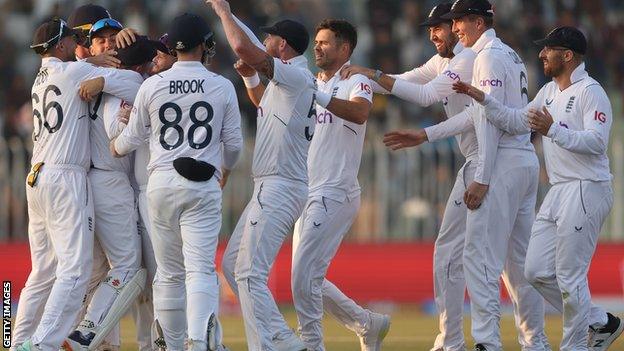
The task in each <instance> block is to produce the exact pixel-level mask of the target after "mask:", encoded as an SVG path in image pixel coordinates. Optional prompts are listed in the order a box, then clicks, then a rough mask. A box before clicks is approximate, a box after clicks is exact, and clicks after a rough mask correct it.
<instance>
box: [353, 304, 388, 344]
mask: <svg viewBox="0 0 624 351" xmlns="http://www.w3.org/2000/svg"><path fill="white" fill-rule="evenodd" d="M368 318H369V322H368V325H367V326H366V330H365V331H364V333H362V334H358V336H359V337H360V348H361V349H362V351H379V350H381V343H382V341H383V339H384V338H385V337H386V335H387V334H388V331H389V330H390V316H389V315H387V314H381V313H375V312H369V314H368Z"/></svg>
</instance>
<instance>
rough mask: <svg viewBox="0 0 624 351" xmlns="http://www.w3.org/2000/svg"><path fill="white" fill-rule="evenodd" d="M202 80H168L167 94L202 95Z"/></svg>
mask: <svg viewBox="0 0 624 351" xmlns="http://www.w3.org/2000/svg"><path fill="white" fill-rule="evenodd" d="M203 92H204V79H193V80H170V81H169V94H188V93H203Z"/></svg>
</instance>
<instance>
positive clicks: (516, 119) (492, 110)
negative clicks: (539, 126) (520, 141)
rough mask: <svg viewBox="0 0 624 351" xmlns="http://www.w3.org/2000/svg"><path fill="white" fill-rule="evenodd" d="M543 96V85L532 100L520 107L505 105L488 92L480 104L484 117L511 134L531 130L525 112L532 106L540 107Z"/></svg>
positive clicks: (525, 132) (524, 132) (534, 107)
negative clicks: (483, 110)
mask: <svg viewBox="0 0 624 351" xmlns="http://www.w3.org/2000/svg"><path fill="white" fill-rule="evenodd" d="M543 97H544V87H542V89H540V91H539V92H538V93H537V95H536V96H535V99H533V101H531V102H529V104H528V105H526V106H525V107H524V108H521V109H514V108H510V107H507V106H505V105H503V104H502V103H501V102H500V101H498V100H496V99H495V98H493V97H491V96H490V95H488V94H485V100H483V102H482V103H481V104H482V105H483V107H484V109H485V117H486V118H487V119H488V121H490V122H491V123H492V124H494V125H495V126H496V127H497V128H498V129H501V130H503V131H505V132H506V133H509V134H512V135H517V134H527V133H530V132H531V127H529V121H528V118H527V113H528V112H529V110H530V109H532V108H533V109H537V108H541V106H542V104H543Z"/></svg>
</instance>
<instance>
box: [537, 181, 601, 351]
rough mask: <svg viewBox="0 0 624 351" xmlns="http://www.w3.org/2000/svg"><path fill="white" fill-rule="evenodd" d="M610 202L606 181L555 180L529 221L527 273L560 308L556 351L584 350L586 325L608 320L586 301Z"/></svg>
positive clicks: (543, 293) (587, 326)
mask: <svg viewBox="0 0 624 351" xmlns="http://www.w3.org/2000/svg"><path fill="white" fill-rule="evenodd" d="M612 205H613V190H612V188H611V182H592V181H587V180H582V181H581V180H574V181H569V182H565V183H557V184H555V185H553V186H552V188H551V189H550V191H549V192H548V194H547V195H546V198H545V199H544V202H543V203H542V206H541V207H540V210H539V213H538V214H537V219H536V220H535V224H534V225H533V232H532V234H531V241H530V243H529V249H528V251H527V257H526V267H525V272H526V277H527V279H528V280H529V282H530V283H531V284H533V286H534V287H535V288H536V289H537V290H538V291H539V292H540V293H541V294H542V295H543V296H544V298H545V299H546V301H548V302H550V303H551V304H552V305H553V306H554V307H555V308H556V309H557V310H559V311H561V312H562V313H563V338H562V340H561V347H560V350H561V351H577V350H587V336H588V334H587V331H588V329H589V326H590V325H591V326H602V325H604V324H605V323H606V322H607V318H606V312H605V310H603V309H602V308H600V307H598V306H594V305H592V303H591V296H590V292H589V286H588V284H587V271H588V270H589V264H590V262H591V259H592V256H593V255H594V251H595V250H596V242H597V241H598V236H599V234H600V229H601V228H602V224H603V223H604V221H605V219H606V218H607V215H608V214H609V211H611V206H612Z"/></svg>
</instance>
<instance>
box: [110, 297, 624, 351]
mask: <svg viewBox="0 0 624 351" xmlns="http://www.w3.org/2000/svg"><path fill="white" fill-rule="evenodd" d="M282 311H283V312H284V313H285V316H286V319H287V321H288V323H289V325H290V326H291V327H294V326H295V325H296V315H295V312H294V310H293V309H292V308H285V309H282ZM391 314H392V326H391V328H390V333H389V334H388V336H387V337H386V339H385V342H384V345H383V350H384V351H407V350H409V351H412V350H414V351H421V350H423V351H427V350H429V349H430V348H431V346H432V345H433V340H434V339H435V336H436V334H437V331H438V329H437V319H436V318H435V317H433V316H430V315H426V314H423V313H422V312H420V311H419V309H418V308H417V307H415V306H401V307H400V308H397V309H396V310H394V311H393V312H392V313H391ZM220 320H221V323H222V324H223V327H224V338H225V339H224V344H225V345H226V346H227V347H228V348H229V349H230V350H232V351H243V350H247V346H246V343H245V332H244V328H243V320H242V318H241V317H240V316H221V317H220ZM323 325H324V328H325V346H326V349H327V350H328V351H359V350H360V346H359V341H358V339H357V337H356V336H355V334H353V333H352V332H351V331H349V330H347V329H345V328H344V327H342V326H341V325H339V324H338V323H337V322H336V321H335V320H334V319H333V318H331V317H326V318H325V320H324V324H323ZM469 328H470V324H469V321H468V320H466V322H465V323H464V332H465V333H466V340H468V344H469V346H472V341H471V339H470V336H469V332H470V329H469ZM546 332H547V334H548V337H549V340H550V343H551V345H552V346H553V350H557V349H558V345H559V341H560V340H561V318H559V317H556V316H548V317H547V319H546ZM501 334H502V338H503V345H504V349H505V350H520V346H519V345H518V342H517V339H516V332H515V327H514V323H513V319H512V317H511V316H504V317H503V320H502V323H501ZM623 339H624V336H623V337H621V338H620V339H619V340H618V341H617V342H616V343H614V344H613V345H612V346H611V348H610V350H614V351H615V350H624V340H623ZM134 340H135V329H134V325H133V322H132V319H131V318H130V317H126V318H125V319H124V320H123V323H122V344H123V345H122V350H123V351H130V350H136V349H137V346H136V343H135V341H134Z"/></svg>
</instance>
